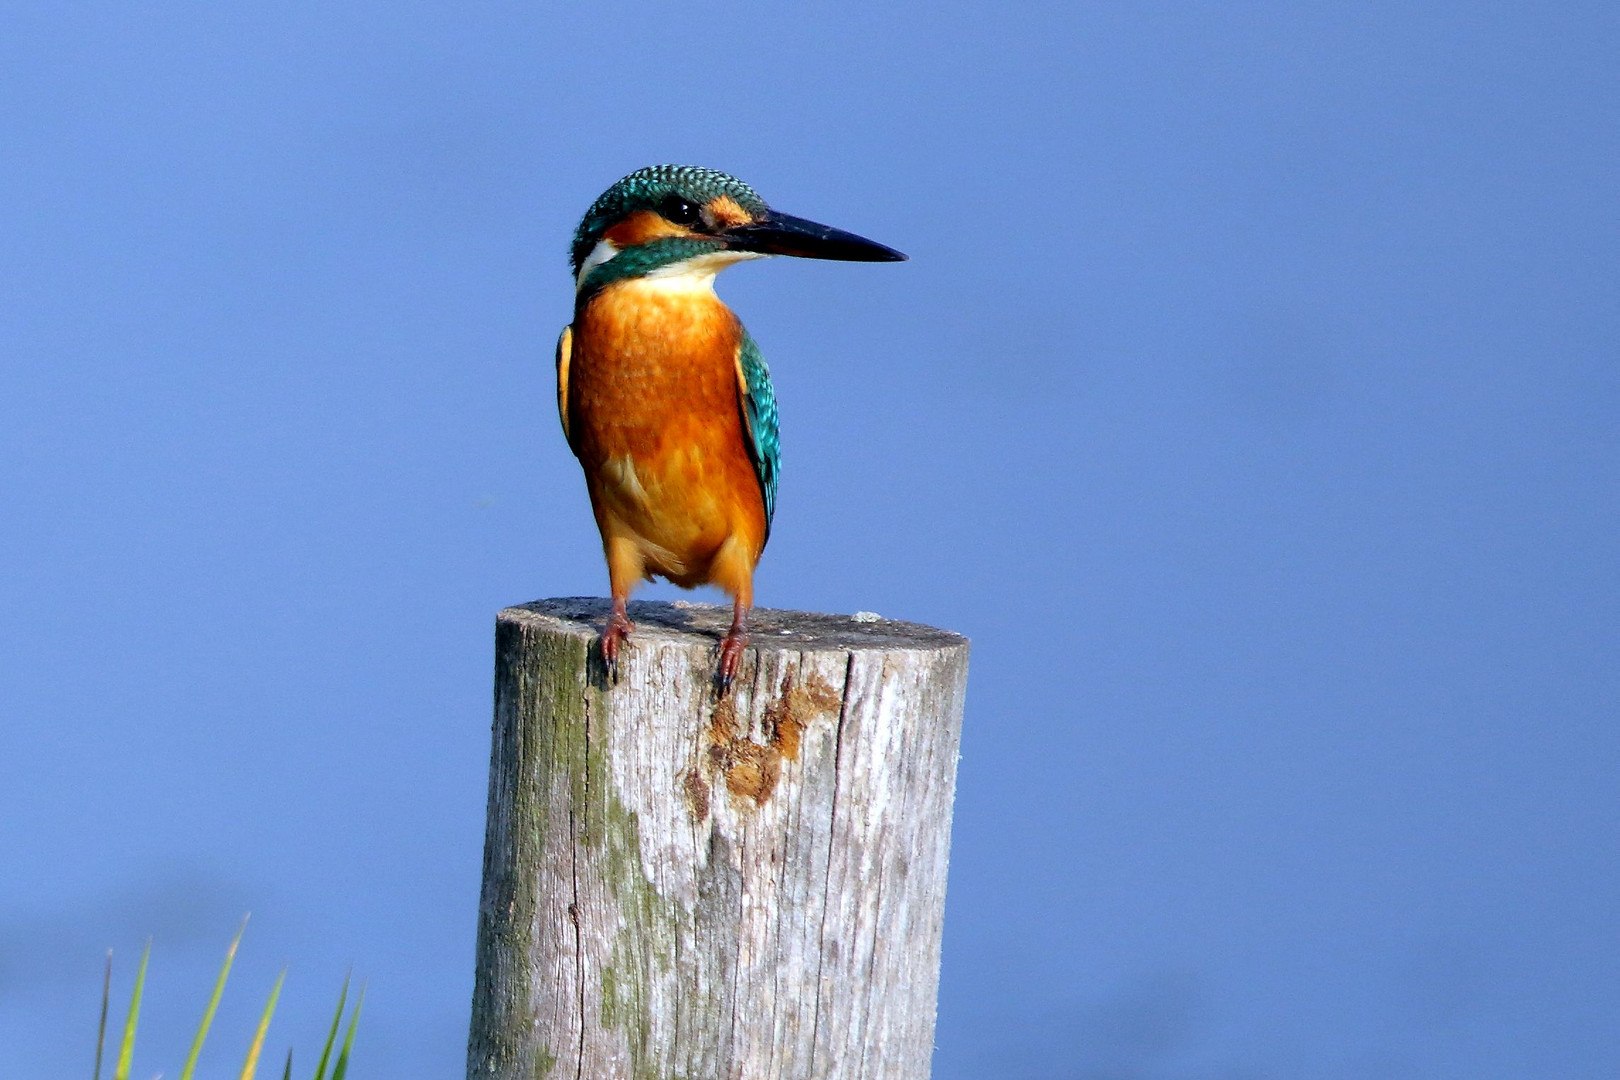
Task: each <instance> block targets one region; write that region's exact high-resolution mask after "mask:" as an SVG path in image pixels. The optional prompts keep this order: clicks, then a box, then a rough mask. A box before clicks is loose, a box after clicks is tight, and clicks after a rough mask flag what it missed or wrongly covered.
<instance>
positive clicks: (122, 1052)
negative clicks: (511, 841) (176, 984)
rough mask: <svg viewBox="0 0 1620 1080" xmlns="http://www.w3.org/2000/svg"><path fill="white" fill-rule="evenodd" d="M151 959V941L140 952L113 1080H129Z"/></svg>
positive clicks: (148, 940)
mask: <svg viewBox="0 0 1620 1080" xmlns="http://www.w3.org/2000/svg"><path fill="white" fill-rule="evenodd" d="M151 958H152V939H151V938H147V939H146V948H144V949H142V950H141V966H140V968H139V970H137V971H136V972H135V990H134V992H133V993H131V994H130V995H129V1016H128V1017H126V1018H125V1019H124V1039H123V1041H122V1042H121V1043H119V1046H118V1067H117V1068H116V1069H114V1070H113V1080H129V1067H130V1063H131V1061H132V1060H133V1059H134V1057H135V1027H136V1025H137V1024H139V1023H140V1019H141V991H142V990H144V989H146V962H147V961H148V960H150V959H151Z"/></svg>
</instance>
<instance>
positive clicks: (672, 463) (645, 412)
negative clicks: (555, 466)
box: [557, 165, 906, 691]
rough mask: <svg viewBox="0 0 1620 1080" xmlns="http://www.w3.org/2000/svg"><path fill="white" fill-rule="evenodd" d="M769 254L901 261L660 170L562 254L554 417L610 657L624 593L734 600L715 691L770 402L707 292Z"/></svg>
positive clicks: (769, 446) (732, 634) (868, 244)
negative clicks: (564, 274) (583, 503)
mask: <svg viewBox="0 0 1620 1080" xmlns="http://www.w3.org/2000/svg"><path fill="white" fill-rule="evenodd" d="M771 255H795V256H798V257H800V258H808V259H842V260H849V261H856V262H894V261H898V260H902V259H904V258H905V257H906V256H904V255H902V254H901V253H900V252H898V251H896V250H894V249H893V248H890V247H886V246H884V245H883V244H879V243H877V242H875V241H872V240H868V239H866V238H864V237H861V236H856V235H855V234H854V233H849V232H845V231H843V230H842V229H835V228H832V227H831V226H828V225H820V224H817V223H816V222H814V221H808V220H806V219H804V218H798V217H794V216H792V215H791V214H784V213H781V212H779V211H776V210H773V209H771V208H770V207H769V206H767V205H766V203H765V201H764V200H763V199H761V198H760V197H759V195H758V194H756V193H755V192H754V189H753V188H751V187H749V186H748V185H747V184H745V183H743V182H742V181H741V180H738V179H737V178H736V177H733V176H729V175H727V174H726V173H723V172H719V171H717V170H714V169H704V168H699V167H696V166H691V165H653V166H649V167H647V168H644V169H637V170H636V171H635V172H633V173H631V174H630V175H628V176H626V177H624V178H623V179H621V180H620V181H619V182H618V183H616V184H614V185H613V186H612V187H610V188H608V189H607V190H606V191H605V192H603V193H602V195H601V197H600V198H598V199H597V200H596V201H595V202H594V203H592V204H591V208H590V209H589V210H587V211H586V212H585V217H584V218H583V219H582V220H581V221H580V223H579V228H578V229H577V230H575V232H574V239H573V244H572V246H571V248H570V250H569V258H570V261H571V263H572V265H573V271H574V320H573V322H572V323H570V324H569V325H568V326H565V327H564V328H563V331H562V336H561V337H560V338H559V339H558V341H557V413H558V415H559V417H560V418H561V420H562V429H563V436H564V437H565V438H566V439H567V440H568V448H569V449H570V450H572V451H573V452H574V456H575V457H577V458H578V459H579V463H580V466H581V467H582V468H583V469H584V471H585V487H586V490H587V491H588V492H589V493H590V499H591V512H592V513H593V514H594V515H595V517H596V527H597V529H598V530H600V532H601V534H602V551H603V554H604V555H605V556H606V559H607V568H608V583H609V586H610V588H611V590H612V594H613V609H612V612H611V614H610V615H609V616H608V620H607V624H606V625H605V626H604V627H603V629H602V637H601V648H602V658H603V660H604V661H605V663H606V664H607V666H608V668H609V670H614V669H615V668H616V665H617V662H618V657H619V652H620V650H621V648H622V647H623V644H624V642H625V640H626V639H627V638H628V637H629V635H630V633H631V632H632V631H633V630H634V629H635V626H634V624H632V623H631V621H630V616H629V614H628V612H627V611H626V604H627V603H628V602H629V599H630V591H631V590H632V589H633V588H635V587H636V585H637V584H639V583H640V582H641V581H642V580H644V579H645V580H652V579H653V578H655V577H662V578H665V579H666V580H669V581H672V582H674V583H675V584H676V585H679V586H681V587H682V588H687V589H690V588H694V587H696V586H698V585H716V586H718V587H719V588H721V589H722V590H724V591H725V592H726V593H727V594H728V595H729V596H730V597H731V601H732V618H731V628H730V630H728V631H727V633H726V636H725V639H724V640H723V641H722V642H721V645H720V658H719V668H718V671H717V673H716V677H717V681H718V683H719V686H720V688H721V690H722V691H724V690H725V688H726V687H728V686H729V685H730V684H731V681H732V679H733V678H734V677H735V676H736V674H737V668H738V665H739V664H740V663H741V661H742V654H743V649H744V647H745V646H746V645H747V642H748V613H749V609H750V608H751V607H752V606H753V602H754V567H755V566H756V565H757V564H758V562H759V558H760V555H761V553H763V552H764V550H765V542H766V540H768V539H769V538H770V534H771V519H772V518H773V517H774V516H775V513H776V483H777V474H778V472H779V471H780V468H781V446H780V442H779V439H778V434H777V415H776V394H775V392H774V390H773V389H772V388H771V375H770V371H769V370H768V369H767V368H766V366H765V360H764V358H763V357H762V356H761V355H760V352H759V347H758V346H757V345H755V344H754V340H753V338H751V337H749V336H748V331H747V330H745V329H743V325H742V323H741V322H740V321H738V319H737V316H736V315H734V314H732V311H731V309H730V308H728V307H726V305H725V304H724V303H722V302H721V301H720V298H719V297H718V296H717V295H715V291H714V279H715V276H716V275H717V274H719V272H720V271H721V270H723V269H725V268H726V267H728V266H730V265H732V264H733V263H737V262H742V261H744V260H746V259H759V258H765V257H767V256H771Z"/></svg>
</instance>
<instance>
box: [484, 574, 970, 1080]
mask: <svg viewBox="0 0 1620 1080" xmlns="http://www.w3.org/2000/svg"><path fill="white" fill-rule="evenodd" d="M606 615H607V606H606V602H605V601H600V600H548V601H543V602H540V603H535V604H527V605H524V606H522V607H517V608H509V609H507V610H505V611H503V612H501V613H500V616H499V618H498V620H497V626H496V688H495V723H494V741H493V748H492V751H491V765H490V791H489V825H488V835H487V839H486V842H485V851H484V887H483V896H482V901H481V904H480V909H479V920H478V956H477V989H476V991H475V995H474V999H473V1017H472V1030H471V1036H470V1039H469V1045H468V1057H467V1075H468V1077H469V1078H478V1080H497V1078H498V1080H517V1078H522V1080H541V1078H546V1077H551V1078H554V1080H577V1078H592V1080H607V1078H620V1077H623V1078H626V1080H811V1078H815V1080H828V1078H831V1080H922V1078H924V1077H926V1076H927V1075H928V1071H929V1061H930V1058H931V1056H932V1052H933V1033H934V1008H935V1000H936V994H937V990H938V980H939V944H940V930H941V923H942V918H943V915H944V900H945V870H946V860H947V857H948V855H949V847H950V824H951V800H952V796H953V793H954V789H955V782H956V756H957V745H958V741H959V738H960V734H961V722H962V706H963V696H964V693H965V690H966V683H967V657H968V645H967V641H966V639H964V638H961V637H958V636H956V635H955V634H949V633H945V632H943V631H940V630H934V629H931V628H929V627H924V626H918V625H915V624H910V623H899V622H891V621H857V620H855V619H852V618H850V617H846V616H831V615H809V614H803V613H798V612H783V611H769V610H760V611H757V612H756V613H755V616H754V619H753V637H752V642H751V646H750V649H749V651H748V655H747V657H746V659H745V661H744V666H743V669H742V672H741V674H740V675H739V677H738V679H737V683H736V685H735V686H734V688H733V689H732V691H731V692H730V693H729V694H728V695H727V696H725V697H724V698H718V699H717V697H716V695H715V691H714V687H713V681H712V676H713V672H714V665H715V655H716V647H717V643H718V641H719V639H720V637H721V636H722V634H723V633H724V630H725V627H726V625H727V622H728V621H729V612H728V611H726V610H722V609H720V608H716V607H711V606H708V605H671V604H635V605H632V606H631V617H632V618H633V619H634V620H635V622H636V627H637V629H636V633H635V635H634V636H633V637H632V638H631V639H630V646H629V649H628V650H627V654H626V655H624V656H623V657H622V658H621V662H620V673H619V678H618V680H617V681H616V682H614V683H611V684H610V683H609V682H608V681H607V680H606V678H605V673H604V672H603V670H602V668H601V660H600V657H599V654H598V651H597V646H596V636H597V631H598V628H599V627H600V626H601V625H602V622H603V620H604V619H605V618H606Z"/></svg>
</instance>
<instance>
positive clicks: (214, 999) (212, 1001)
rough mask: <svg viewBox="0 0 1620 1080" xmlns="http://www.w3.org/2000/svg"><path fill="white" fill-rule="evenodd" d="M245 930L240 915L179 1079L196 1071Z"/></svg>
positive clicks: (185, 1077) (181, 1079)
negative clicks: (198, 1057) (198, 1059)
mask: <svg viewBox="0 0 1620 1080" xmlns="http://www.w3.org/2000/svg"><path fill="white" fill-rule="evenodd" d="M246 932H247V917H246V916H243V917H242V925H241V926H240V927H238V928H237V931H236V936H235V937H234V938H232V939H231V947H230V948H228V949H226V950H225V962H224V963H223V964H221V965H220V966H219V978H217V979H215V980H214V993H213V994H212V996H210V997H209V999H208V1008H206V1009H204V1010H203V1018H202V1023H201V1024H199V1025H197V1037H196V1038H195V1039H192V1040H191V1053H189V1054H187V1055H186V1064H185V1067H184V1068H182V1069H181V1070H180V1080H191V1074H192V1073H194V1072H196V1071H197V1055H198V1054H200V1053H202V1048H203V1040H204V1039H206V1038H208V1028H209V1026H210V1025H211V1024H213V1022H214V1013H215V1012H217V1011H218V1009H219V999H220V998H221V997H223V996H224V994H225V980H226V978H227V977H228V976H229V975H230V973H231V964H232V962H234V961H235V960H236V947H237V946H238V945H240V944H242V935H243V934H244V933H246Z"/></svg>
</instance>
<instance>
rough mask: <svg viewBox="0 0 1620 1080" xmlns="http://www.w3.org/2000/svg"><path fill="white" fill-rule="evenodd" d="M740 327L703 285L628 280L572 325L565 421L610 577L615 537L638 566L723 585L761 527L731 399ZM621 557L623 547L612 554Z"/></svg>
mask: <svg viewBox="0 0 1620 1080" xmlns="http://www.w3.org/2000/svg"><path fill="white" fill-rule="evenodd" d="M741 336H742V327H741V326H740V325H739V324H738V322H737V319H736V316H734V315H733V314H732V313H731V311H730V310H729V309H728V308H726V306H725V305H724V304H722V303H721V302H720V300H719V298H718V297H716V296H715V295H714V293H713V292H712V291H709V290H706V289H704V290H685V289H678V288H670V287H668V286H667V285H665V284H663V283H660V282H657V281H656V280H654V281H651V282H649V281H645V280H642V279H633V280H630V281H625V282H620V283H617V284H614V285H610V286H608V287H607V288H606V289H604V290H602V292H600V293H598V294H597V295H596V296H595V297H593V298H592V299H591V300H590V301H589V302H588V303H587V305H586V307H585V310H584V311H582V312H580V314H579V317H578V318H577V319H576V320H575V324H574V338H573V356H572V361H571V363H570V365H569V388H568V412H569V428H570V430H571V431H573V432H574V433H575V439H576V445H577V448H578V453H579V458H580V463H581V464H582V465H583V466H584V469H585V478H586V485H587V487H588V488H589V490H590V495H591V507H592V509H593V511H594V512H595V514H596V522H597V526H598V527H599V528H600V529H601V530H602V538H603V543H604V545H605V546H606V547H607V550H608V560H609V568H610V571H611V572H614V573H615V576H617V574H618V572H619V571H620V570H621V569H636V568H621V567H616V566H615V565H614V563H615V554H614V551H615V539H618V540H619V541H620V545H619V546H620V548H621V549H622V548H623V547H624V546H625V544H626V543H628V544H629V545H633V547H634V549H635V551H636V552H637V553H639V556H640V560H641V563H642V565H641V566H640V567H639V570H640V572H641V573H642V574H646V575H648V576H651V575H653V574H658V575H661V576H663V577H667V578H669V579H670V580H671V581H673V582H675V583H676V584H678V585H683V586H687V587H691V586H693V585H698V584H703V583H705V582H711V581H712V582H714V583H715V584H718V585H721V586H723V587H725V588H726V589H727V591H728V592H732V593H733V594H735V593H737V592H738V591H739V588H742V587H745V586H746V583H744V582H740V581H736V580H733V579H736V578H737V577H738V576H739V574H746V576H748V577H751V575H752V570H753V565H754V563H755V562H757V561H758V559H759V553H760V550H761V548H762V547H763V545H764V539H765V504H764V499H763V497H762V496H761V494H760V490H759V481H758V479H757V478H756V476H755V473H754V467H753V462H752V461H751V459H750V458H749V456H748V451H747V443H746V439H747V435H746V432H745V431H744V429H743V423H742V417H741V414H740V412H739V408H738V386H737V368H736V355H737V347H738V344H739V342H740V340H741ZM624 557H626V558H627V557H628V556H624Z"/></svg>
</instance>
